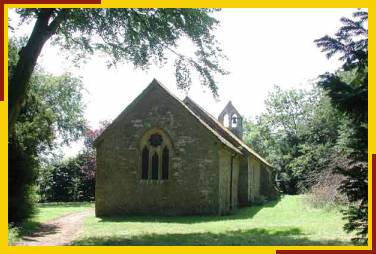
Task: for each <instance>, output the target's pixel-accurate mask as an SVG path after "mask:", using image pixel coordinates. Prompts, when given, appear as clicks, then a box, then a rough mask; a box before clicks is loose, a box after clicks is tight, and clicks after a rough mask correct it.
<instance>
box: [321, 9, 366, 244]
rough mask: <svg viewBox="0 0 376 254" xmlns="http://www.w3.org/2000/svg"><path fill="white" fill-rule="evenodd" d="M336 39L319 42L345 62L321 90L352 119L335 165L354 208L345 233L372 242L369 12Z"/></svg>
mask: <svg viewBox="0 0 376 254" xmlns="http://www.w3.org/2000/svg"><path fill="white" fill-rule="evenodd" d="M341 21H342V23H343V25H342V27H341V28H340V29H339V30H338V32H337V33H336V34H335V37H330V36H324V37H322V38H320V39H318V40H316V41H315V42H316V43H317V46H318V47H321V48H322V50H323V51H324V52H326V53H327V56H328V57H332V56H333V55H335V54H339V55H340V60H342V61H343V62H344V64H343V66H342V68H341V69H340V70H339V71H338V72H337V73H325V74H323V75H322V76H321V80H320V82H319V86H321V87H322V88H324V89H325V90H326V91H327V92H328V95H329V97H330V98H331V102H332V104H333V105H334V106H335V107H336V108H337V109H338V110H339V111H340V112H342V113H343V114H345V115H346V116H347V118H348V120H347V122H346V125H347V128H346V129H341V133H340V139H339V141H340V142H339V143H338V146H337V147H336V148H337V154H336V155H337V156H338V157H337V158H336V157H333V159H332V161H333V164H335V165H336V167H335V169H336V171H337V172H339V173H341V174H343V175H344V176H345V179H344V180H343V181H342V184H341V187H340V190H341V191H342V193H344V194H346V195H347V197H348V199H349V201H350V202H351V205H350V206H349V208H348V209H347V210H345V211H344V215H345V218H346V219H347V220H348V223H347V224H346V225H345V230H347V231H348V232H353V231H355V232H356V237H354V238H353V240H354V242H357V243H361V244H367V242H368V163H367V160H368V28H367V24H366V22H367V21H368V12H366V11H361V10H359V11H357V12H355V13H354V15H353V19H349V18H342V19H341Z"/></svg>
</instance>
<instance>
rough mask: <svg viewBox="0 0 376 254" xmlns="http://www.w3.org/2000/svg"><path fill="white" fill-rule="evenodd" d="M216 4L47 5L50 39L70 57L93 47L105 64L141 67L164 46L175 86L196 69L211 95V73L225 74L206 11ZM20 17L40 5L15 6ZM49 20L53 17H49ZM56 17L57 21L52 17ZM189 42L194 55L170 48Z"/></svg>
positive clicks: (162, 59) (158, 58)
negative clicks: (53, 26) (180, 6)
mask: <svg viewBox="0 0 376 254" xmlns="http://www.w3.org/2000/svg"><path fill="white" fill-rule="evenodd" d="M215 11H217V10H216V9H195V8H189V9H187V8H183V9H178V8H168V9H163V8H149V9H134V8H128V9H125V8H122V9H116V8H111V9H101V8H94V9H82V8H77V9H52V17H51V24H52V23H53V21H55V20H57V21H58V22H59V29H58V30H57V32H56V34H55V35H54V36H53V37H52V39H53V42H54V43H55V44H58V45H60V46H61V47H62V48H63V49H66V50H69V52H70V55H74V56H75V58H76V60H78V59H84V58H85V57H87V56H88V55H91V54H94V53H95V52H100V53H103V54H104V55H106V56H109V59H108V64H109V66H112V65H116V64H117V63H119V62H121V61H127V62H129V63H132V64H134V66H135V67H138V68H142V69H146V68H148V67H149V66H150V65H151V64H152V63H159V64H162V65H163V64H165V63H166V62H167V56H166V54H167V53H166V52H167V51H168V52H170V53H173V54H175V56H176V61H175V67H176V81H177V84H178V87H180V88H182V89H188V88H189V86H190V85H191V72H192V71H195V72H196V73H198V74H199V77H200V80H201V84H202V85H204V86H207V87H208V88H209V89H211V91H212V92H213V94H214V95H215V96H217V86H216V82H215V78H214V76H215V74H223V75H224V74H226V73H227V72H226V71H225V70H223V69H222V68H221V67H220V65H219V59H221V58H224V55H223V54H222V50H221V49H220V48H219V46H218V42H217V41H216V40H215V38H214V36H213V33H212V32H213V30H214V29H215V27H216V26H217V24H218V21H217V20H216V19H215V18H213V17H212V16H211V15H210V14H212V13H213V12H215ZM17 12H18V14H20V16H21V18H22V20H23V21H31V20H33V19H36V18H39V16H40V13H41V9H17ZM52 20H53V21H52ZM56 23H57V22H56ZM183 37H185V38H188V39H190V40H191V41H192V42H193V44H194V45H195V55H194V56H186V55H183V54H180V53H178V52H177V51H176V49H175V48H176V47H177V45H178V42H179V40H180V39H181V38H183Z"/></svg>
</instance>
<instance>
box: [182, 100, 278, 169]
mask: <svg viewBox="0 0 376 254" xmlns="http://www.w3.org/2000/svg"><path fill="white" fill-rule="evenodd" d="M184 101H188V102H190V103H192V104H193V105H194V106H195V107H197V108H198V109H199V110H201V111H202V112H203V113H204V114H206V115H207V116H208V117H210V118H211V120H213V122H214V123H215V124H216V125H218V127H220V128H221V130H222V131H224V132H225V133H226V134H227V135H229V136H230V137H231V138H232V139H234V140H235V141H236V142H237V143H238V145H240V146H241V147H243V148H245V149H246V150H247V151H248V152H250V153H251V154H252V155H254V156H255V157H257V158H258V159H259V160H261V161H262V162H264V163H265V164H267V165H268V166H270V167H271V164H270V163H269V162H268V161H266V160H265V159H264V158H263V157H262V156H261V155H259V154H258V153H257V152H256V151H254V150H253V149H252V148H250V147H249V146H248V145H247V144H245V143H244V142H243V141H242V140H241V139H239V138H238V137H237V136H236V135H235V134H234V133H232V132H231V131H230V130H228V129H227V128H226V127H225V126H223V124H222V123H220V122H219V121H218V120H217V119H216V118H215V117H214V116H213V115H211V114H210V113H208V112H207V111H206V110H205V109H203V108H202V107H201V106H200V105H198V104H197V103H196V102H195V101H193V100H192V99H191V98H189V97H188V96H186V97H185V99H184ZM224 138H226V137H224ZM229 142H231V141H229Z"/></svg>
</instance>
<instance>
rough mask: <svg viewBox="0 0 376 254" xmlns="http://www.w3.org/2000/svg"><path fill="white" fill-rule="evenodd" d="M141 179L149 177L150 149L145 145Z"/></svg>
mask: <svg viewBox="0 0 376 254" xmlns="http://www.w3.org/2000/svg"><path fill="white" fill-rule="evenodd" d="M141 164H142V166H141V170H142V172H141V179H145V180H146V179H148V175H149V149H148V148H147V147H144V149H142V162H141Z"/></svg>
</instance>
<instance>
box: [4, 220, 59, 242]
mask: <svg viewBox="0 0 376 254" xmlns="http://www.w3.org/2000/svg"><path fill="white" fill-rule="evenodd" d="M16 227H17V229H16V236H15V237H16V238H15V239H9V244H10V245H13V244H16V243H18V242H22V241H35V240H34V238H35V237H43V236H46V235H51V234H56V233H57V231H58V227H57V226H56V225H52V224H44V223H40V222H35V221H26V222H24V223H22V224H21V225H18V226H16Z"/></svg>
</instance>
